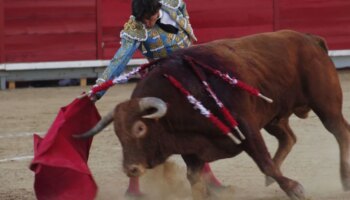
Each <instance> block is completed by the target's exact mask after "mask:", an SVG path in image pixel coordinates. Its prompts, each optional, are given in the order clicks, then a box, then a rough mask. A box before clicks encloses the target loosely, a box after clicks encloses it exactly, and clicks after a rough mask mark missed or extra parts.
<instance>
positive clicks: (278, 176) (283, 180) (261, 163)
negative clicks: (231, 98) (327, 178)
mask: <svg viewBox="0 0 350 200" xmlns="http://www.w3.org/2000/svg"><path fill="white" fill-rule="evenodd" d="M241 126H243V127H240V128H242V130H243V131H244V132H245V135H246V137H247V139H246V141H245V142H244V143H243V145H244V150H245V151H246V152H247V153H248V154H249V156H250V157H252V158H253V160H254V161H255V163H256V164H257V165H258V167H259V168H260V170H261V171H262V172H263V173H264V174H265V175H266V176H270V177H272V178H273V179H274V180H276V182H277V183H278V184H279V186H280V187H281V189H282V190H283V191H285V192H286V193H287V195H288V196H289V197H290V198H291V199H305V196H304V189H303V186H302V185H301V184H300V183H298V182H297V181H294V180H292V179H289V178H287V177H285V176H283V175H282V172H281V171H280V169H279V168H278V167H277V166H276V164H275V163H274V161H273V160H272V158H271V156H270V154H269V152H268V150H267V147H266V144H265V141H264V139H263V137H262V135H261V133H260V131H259V129H257V128H255V129H254V128H253V127H252V126H250V127H249V126H247V125H244V124H243V123H241Z"/></svg>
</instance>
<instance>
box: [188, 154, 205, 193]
mask: <svg viewBox="0 0 350 200" xmlns="http://www.w3.org/2000/svg"><path fill="white" fill-rule="evenodd" d="M182 158H183V160H184V161H185V163H186V166H187V179H188V180H189V182H190V184H191V190H192V197H193V199H194V200H196V199H198V200H200V199H208V198H209V191H208V189H207V185H206V183H205V180H204V177H203V176H202V175H201V171H202V169H203V167H204V164H205V162H203V161H201V160H200V159H199V158H198V157H197V156H195V155H182Z"/></svg>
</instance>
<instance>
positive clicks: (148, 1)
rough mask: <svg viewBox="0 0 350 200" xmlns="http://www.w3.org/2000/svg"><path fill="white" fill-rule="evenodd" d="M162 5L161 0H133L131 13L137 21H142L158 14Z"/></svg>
mask: <svg viewBox="0 0 350 200" xmlns="http://www.w3.org/2000/svg"><path fill="white" fill-rule="evenodd" d="M161 6H162V4H161V3H160V2H159V0H132V3H131V13H132V15H133V16H134V17H135V19H136V20H137V21H142V19H148V18H150V17H151V16H152V15H154V14H156V13H157V11H158V10H159V9H160V7H161Z"/></svg>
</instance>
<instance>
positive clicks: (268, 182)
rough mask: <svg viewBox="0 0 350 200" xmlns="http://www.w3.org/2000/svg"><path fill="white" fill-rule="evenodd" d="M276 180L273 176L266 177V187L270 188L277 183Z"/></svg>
mask: <svg viewBox="0 0 350 200" xmlns="http://www.w3.org/2000/svg"><path fill="white" fill-rule="evenodd" d="M275 182H276V181H275V179H273V178H272V177H271V176H265V186H266V187H268V186H270V185H272V184H273V183H275Z"/></svg>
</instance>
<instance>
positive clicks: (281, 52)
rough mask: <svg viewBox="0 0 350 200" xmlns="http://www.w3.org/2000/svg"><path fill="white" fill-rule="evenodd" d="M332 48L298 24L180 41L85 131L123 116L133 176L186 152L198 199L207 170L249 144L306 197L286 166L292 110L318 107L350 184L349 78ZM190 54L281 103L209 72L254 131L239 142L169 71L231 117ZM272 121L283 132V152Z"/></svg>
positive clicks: (126, 163) (120, 125)
mask: <svg viewBox="0 0 350 200" xmlns="http://www.w3.org/2000/svg"><path fill="white" fill-rule="evenodd" d="M327 51H328V50H327V45H326V42H325V41H324V39H323V38H321V37H319V36H316V35H310V34H303V33H299V32H294V31H290V30H283V31H278V32H272V33H262V34H256V35H251V36H246V37H242V38H239V39H224V40H218V41H213V42H210V43H206V44H201V45H195V46H192V47H190V48H187V49H181V50H178V51H177V52H175V53H174V54H172V55H171V56H170V57H167V58H164V59H161V60H159V61H158V62H156V63H154V67H153V69H152V70H151V71H150V72H149V73H148V74H147V76H146V77H145V78H144V79H142V80H141V81H139V82H138V84H137V86H136V88H135V89H134V91H133V93H132V96H131V99H130V100H128V101H126V102H123V103H120V104H118V105H117V106H116V108H115V109H114V111H112V112H110V113H109V114H108V115H107V116H105V117H104V118H103V119H102V120H101V121H100V122H99V123H98V124H97V125H96V127H95V128H93V129H92V130H91V131H89V132H87V133H86V134H84V136H85V137H89V136H92V135H95V134H96V133H98V132H100V131H101V130H102V129H103V128H104V127H105V126H107V125H108V124H110V123H111V122H113V123H114V129H115V133H116V135H117V136H118V138H119V140H120V143H121V145H122V147H123V168H124V171H125V173H126V174H127V175H128V176H131V177H132V176H141V175H142V174H143V173H144V172H145V170H146V169H147V168H153V167H155V166H157V165H159V164H161V163H163V162H165V160H166V159H167V158H168V157H169V156H171V155H173V154H180V155H181V156H182V158H183V160H184V161H185V163H186V166H187V178H188V180H189V182H190V184H191V188H192V194H193V197H194V199H204V198H206V197H207V196H208V195H210V194H209V192H208V190H207V186H206V185H205V182H204V181H203V180H202V177H201V176H200V172H201V169H202V167H203V165H204V163H205V162H212V161H215V160H218V159H224V158H231V157H234V156H236V155H237V154H239V153H241V152H243V151H244V152H246V153H247V154H248V155H249V156H250V157H251V158H252V159H253V160H254V161H255V163H256V164H257V166H258V167H259V169H260V170H261V171H262V172H263V173H264V174H265V175H266V176H267V177H270V180H274V181H276V182H277V183H278V184H279V186H280V188H281V189H282V190H283V191H285V193H286V194H287V195H288V196H289V197H290V198H291V199H304V198H305V195H304V189H303V187H302V185H301V184H300V183H298V182H297V181H295V180H292V179H290V178H288V177H286V176H284V175H283V174H282V172H281V170H280V166H281V164H282V163H283V161H284V159H285V158H286V156H287V155H288V153H289V152H290V151H291V149H292V147H293V145H294V144H295V142H296V136H295V135H294V133H293V131H292V129H291V127H290V126H289V122H288V119H289V117H290V116H291V115H292V114H295V115H296V116H298V117H300V118H306V117H307V113H308V112H309V111H310V110H312V111H314V112H315V113H316V115H317V116H318V117H319V119H320V120H321V122H322V123H323V125H324V127H325V128H326V129H327V130H328V131H329V132H331V133H332V134H333V135H334V136H335V138H336V140H337V142H338V144H339V148H340V174H341V180H342V184H343V189H344V190H350V126H349V124H348V122H347V121H346V120H345V119H344V117H343V114H342V110H341V109H342V92H341V86H340V83H339V79H338V75H337V72H336V69H335V66H334V64H333V62H332V61H331V59H330V58H329V56H328V55H327ZM187 57H191V58H193V59H195V60H199V61H201V62H203V63H206V65H209V66H212V67H213V68H215V69H218V70H220V71H221V72H225V73H228V74H230V75H232V76H234V77H236V78H238V79H240V80H243V81H244V82H246V83H248V84H250V85H251V86H253V87H256V88H258V89H259V90H260V91H261V93H263V94H266V96H269V97H271V98H272V99H274V102H273V103H272V104H270V103H267V102H266V101H263V100H261V99H260V98H256V97H253V96H251V95H249V94H248V93H246V92H244V91H242V90H240V89H238V88H232V87H231V86H230V85H228V84H227V83H225V82H223V81H222V80H221V79H220V78H218V77H217V76H214V75H213V74H210V73H208V72H204V73H205V76H206V78H207V81H208V83H209V84H210V85H211V87H212V89H213V90H214V91H215V93H216V94H217V96H218V98H219V99H221V101H222V102H223V103H224V104H225V105H226V107H227V108H228V110H229V111H230V113H231V114H232V115H233V116H234V117H235V118H236V119H237V121H238V124H239V129H240V130H241V131H242V133H243V134H244V136H245V138H246V139H245V140H243V141H242V143H240V144H237V143H233V142H232V140H230V139H229V138H228V137H227V136H225V135H223V134H221V133H220V131H219V130H218V128H217V127H215V126H214V125H213V124H212V123H210V122H209V121H208V120H207V119H206V118H204V117H203V115H201V114H200V113H199V112H198V111H196V110H195V109H194V108H193V106H192V105H191V104H190V103H188V101H187V100H186V98H185V96H183V95H182V94H181V93H180V92H179V91H178V90H177V89H176V88H174V87H173V86H172V85H171V84H170V83H169V81H168V80H167V79H166V78H165V77H164V74H170V75H172V76H174V77H176V79H178V80H179V81H180V82H181V83H182V84H183V86H184V87H185V88H187V89H188V90H189V91H191V93H192V94H193V96H195V97H196V98H197V99H199V100H200V101H201V102H202V103H203V105H206V107H207V108H209V109H210V110H211V111H212V112H213V113H214V114H215V115H216V116H218V117H219V118H223V116H222V114H221V113H220V112H219V109H218V106H217V105H216V103H215V101H214V100H213V99H212V98H210V97H209V95H208V94H207V93H206V91H205V89H204V87H203V85H202V84H201V82H200V81H199V80H198V77H196V76H195V74H194V73H193V71H191V67H189V63H188V60H187V59H186V58H187ZM262 129H265V130H267V132H268V133H270V134H272V135H273V136H275V137H276V138H277V140H278V142H279V146H278V149H277V151H276V153H275V155H274V157H273V158H271V156H270V154H269V152H268V149H267V147H266V145H265V142H264V140H263V137H262V135H261V132H260V131H261V130H262Z"/></svg>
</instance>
